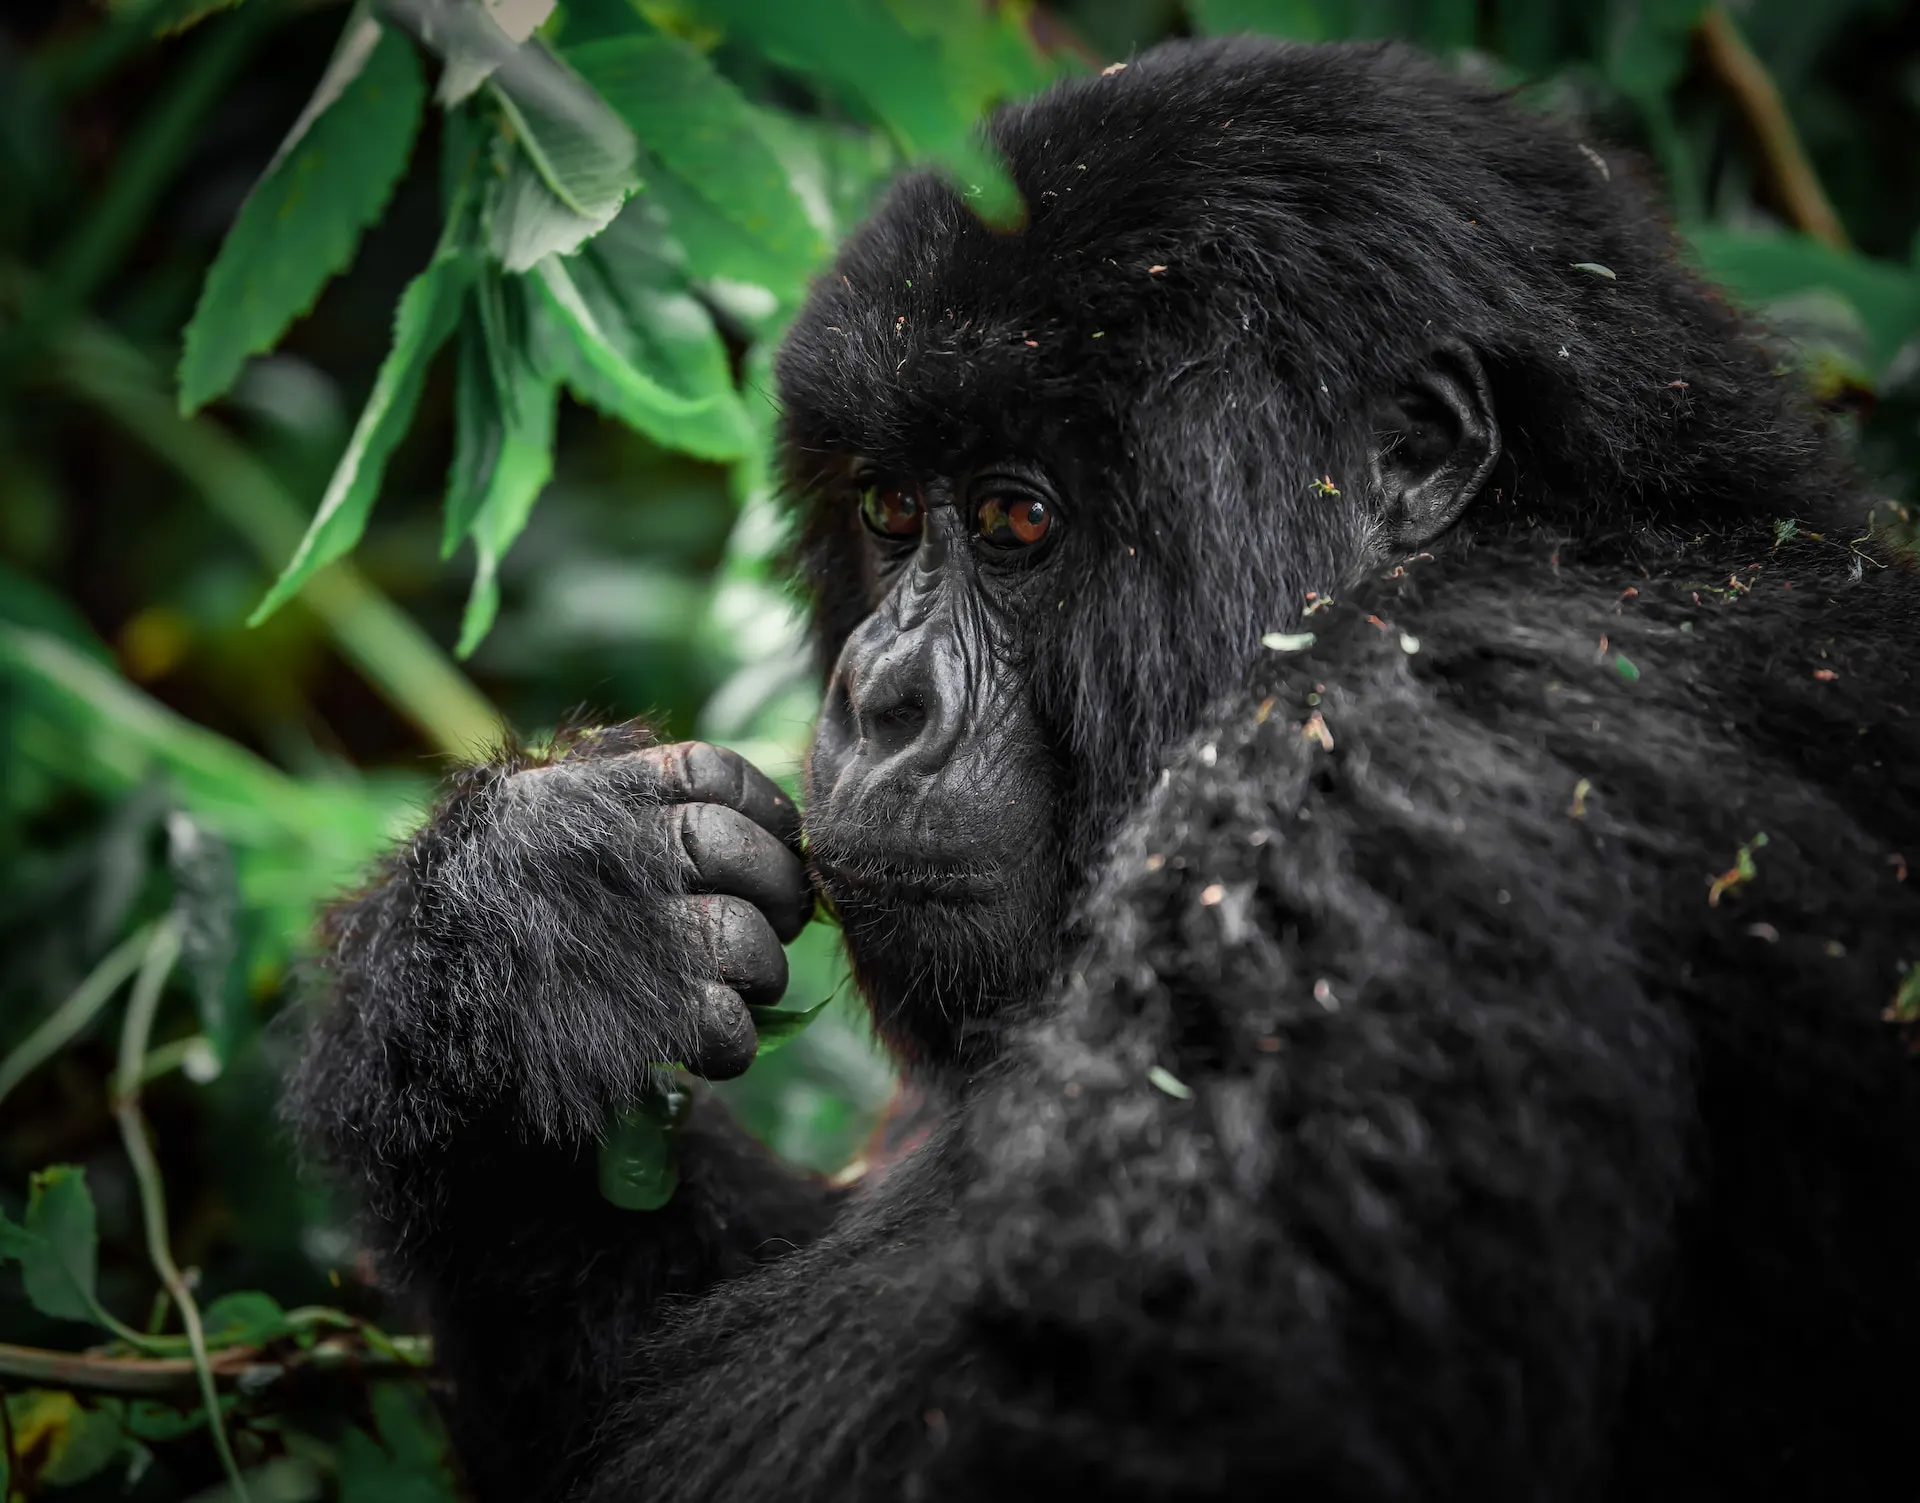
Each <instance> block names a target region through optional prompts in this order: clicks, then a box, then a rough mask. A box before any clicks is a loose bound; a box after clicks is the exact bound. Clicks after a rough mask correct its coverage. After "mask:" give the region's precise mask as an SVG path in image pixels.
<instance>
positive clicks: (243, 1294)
mask: <svg viewBox="0 0 1920 1503" xmlns="http://www.w3.org/2000/svg"><path fill="white" fill-rule="evenodd" d="M200 1324H201V1327H202V1329H203V1330H204V1331H205V1332H206V1337H207V1342H208V1344H209V1345H214V1346H236V1345H249V1346H257V1345H259V1344H260V1343H261V1342H263V1341H269V1340H271V1339H272V1338H274V1337H275V1336H277V1335H279V1334H280V1333H281V1332H282V1331H283V1330H285V1329H286V1324H287V1313H286V1311H284V1310H282V1309H281V1308H280V1302H279V1301H278V1300H276V1299H275V1298H274V1297H273V1296H272V1295H270V1294H262V1293H261V1292H260V1291H259V1290H257V1289H238V1290H235V1291H234V1292H233V1293H232V1294H223V1295H221V1296H220V1298H218V1299H217V1300H215V1301H214V1302H213V1303H212V1304H210V1305H208V1306H207V1308H206V1309H205V1310H203V1311H201V1312H200Z"/></svg>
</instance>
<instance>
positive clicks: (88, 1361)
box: [0, 1336, 432, 1402]
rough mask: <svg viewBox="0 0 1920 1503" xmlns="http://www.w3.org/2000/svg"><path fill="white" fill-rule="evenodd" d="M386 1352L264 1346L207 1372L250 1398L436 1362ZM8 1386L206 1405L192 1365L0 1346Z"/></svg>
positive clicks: (423, 1351)
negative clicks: (294, 1383)
mask: <svg viewBox="0 0 1920 1503" xmlns="http://www.w3.org/2000/svg"><path fill="white" fill-rule="evenodd" d="M387 1346H388V1348H389V1349H387V1350H382V1349H380V1348H378V1347H371V1346H368V1345H366V1344H364V1343H362V1342H359V1341H351V1340H345V1339H340V1338H334V1339H329V1340H326V1341H318V1342H315V1343H314V1344H313V1345H312V1346H309V1347H297V1348H295V1349H294V1350H292V1351H289V1352H286V1353H285V1354H283V1355H279V1354H274V1353H271V1352H268V1351H266V1350H265V1349H263V1348H261V1347H257V1346H230V1347H227V1348H225V1349H224V1350H221V1351H218V1352H215V1353H213V1354H212V1356H211V1357H209V1358H208V1362H207V1366H208V1369H209V1371H210V1372H211V1373H212V1375H213V1379H214V1382H215V1384H216V1385H217V1386H218V1387H220V1388H222V1389H229V1390H231V1389H236V1388H238V1389H244V1390H246V1391H247V1392H249V1393H251V1392H256V1391H258V1390H259V1389H260V1388H263V1387H265V1386H267V1385H268V1384H270V1383H275V1382H278V1381H280V1380H281V1379H283V1378H285V1377H287V1376H289V1375H291V1374H294V1373H299V1372H317V1373H331V1372H351V1373H353V1374H354V1375H355V1376H356V1377H365V1378H377V1377H388V1376H394V1375H401V1374H408V1373H411V1374H416V1375H417V1374H419V1373H421V1372H422V1371H423V1370H424V1369H426V1368H427V1367H428V1366H429V1365H430V1364H431V1362H432V1352H431V1348H430V1347H429V1345H428V1343H427V1341H426V1339H425V1338H424V1337H417V1336H397V1337H389V1338H388V1339H387ZM8 1378H12V1379H15V1380H17V1381H19V1382H21V1383H27V1384H32V1385H33V1386H34V1387H37V1388H62V1389H65V1390H66V1391H68V1392H69V1393H98V1394H114V1395H118V1396H119V1397H122V1398H130V1399H177V1400H188V1401H191V1400H192V1399H194V1398H195V1397H199V1398H200V1399H201V1400H202V1402H204V1401H205V1389H204V1387H203V1386H202V1384H201V1379H200V1370H199V1368H198V1367H197V1366H196V1365H195V1364H194V1361H193V1359H192V1358H191V1357H111V1356H107V1355H105V1354H104V1353H99V1352H54V1351H48V1350H46V1349H45V1348H43V1347H36V1346H10V1345H8V1344H6V1343H4V1342H0V1380H4V1379H8Z"/></svg>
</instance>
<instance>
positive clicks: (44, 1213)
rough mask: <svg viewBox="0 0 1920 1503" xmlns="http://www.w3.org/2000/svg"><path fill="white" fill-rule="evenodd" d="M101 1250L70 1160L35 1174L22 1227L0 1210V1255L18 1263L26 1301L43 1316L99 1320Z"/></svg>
mask: <svg viewBox="0 0 1920 1503" xmlns="http://www.w3.org/2000/svg"><path fill="white" fill-rule="evenodd" d="M99 1252H100V1235H99V1231H98V1229H97V1226H96V1221H95V1217H94V1211H93V1196H92V1195H91V1194H90V1193H88V1190H87V1174H86V1171H85V1170H84V1169H79V1168H76V1167H75V1166H73V1165H72V1164H55V1165H54V1166H52V1167H51V1168H48V1169H42V1170H41V1171H40V1172H39V1173H38V1174H36V1175H34V1176H33V1180H32V1187H31V1188H30V1189H29V1191H28V1192H27V1217H26V1225H25V1226H20V1225H16V1224H15V1223H14V1222H11V1221H9V1220H7V1218H6V1216H5V1215H4V1214H0V1257H5V1258H10V1259H12V1260H13V1261H14V1262H16V1263H18V1264H19V1265H20V1272H21V1275H22V1278H23V1280H24V1282H25V1284H26V1290H27V1299H28V1300H29V1301H30V1302H31V1303H32V1305H33V1307H34V1309H36V1310H38V1311H39V1312H40V1313H41V1314H42V1315H51V1316H54V1317H56V1318H57V1319H60V1320H86V1321H95V1320H97V1312H98V1311H99V1308H100V1304H99V1300H98V1298H97V1297H96V1296H95V1293H94V1288H95V1279H96V1271H97V1264H98V1259H99Z"/></svg>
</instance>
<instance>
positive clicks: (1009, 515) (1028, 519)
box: [978, 496, 1053, 548]
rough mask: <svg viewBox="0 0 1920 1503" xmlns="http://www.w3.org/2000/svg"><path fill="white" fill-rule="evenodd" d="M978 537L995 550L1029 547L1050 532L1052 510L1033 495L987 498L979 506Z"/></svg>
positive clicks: (1051, 527)
mask: <svg viewBox="0 0 1920 1503" xmlns="http://www.w3.org/2000/svg"><path fill="white" fill-rule="evenodd" d="M978 521H979V531H980V537H981V540H982V541H983V542H987V543H991V544H992V545H993V546H994V547H996V548H1031V547H1032V546H1033V545H1034V544H1035V543H1037V542H1039V541H1041V540H1042V539H1043V538H1045V537H1046V535H1047V534H1048V533H1049V532H1051V531H1053V508H1052V507H1051V506H1049V505H1047V503H1046V502H1044V501H1041V500H1039V499H1037V498H1036V497H1033V496H989V497H988V498H987V499H986V500H985V501H982V502H981V503H980V511H979V516H978Z"/></svg>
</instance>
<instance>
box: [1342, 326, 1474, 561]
mask: <svg viewBox="0 0 1920 1503" xmlns="http://www.w3.org/2000/svg"><path fill="white" fill-rule="evenodd" d="M1374 429H1375V434H1376V438H1377V440H1378V442H1379V448H1377V449H1376V450H1375V451H1374V459H1373V482H1374V485H1375V486H1376V487H1378V491H1377V494H1378V495H1379V496H1380V498H1381V501H1382V506H1383V509H1382V520H1383V521H1384V522H1385V524H1386V526H1387V529H1388V532H1389V533H1390V535H1391V536H1392V538H1393V540H1394V542H1395V543H1396V544H1397V545H1399V546H1400V547H1402V548H1419V547H1423V546H1425V545H1426V544H1428V543H1430V542H1432V541H1433V540H1434V539H1435V538H1437V537H1438V536H1440V534H1441V533H1443V532H1445V531H1446V530H1447V529H1448V528H1449V527H1451V526H1452V525H1453V524H1454V522H1455V521H1456V520H1458V518H1459V516H1460V513H1461V512H1463V511H1465V510H1466V509H1467V505H1468V503H1469V502H1471V501H1472V500H1473V498H1474V497H1475V496H1477V495H1479V494H1480V491H1481V488H1482V487H1483V486H1485V485H1486V483H1487V480H1488V479H1489V477H1491V476H1492V474H1493V467H1494V465H1495V464H1496V463H1497V462H1498V461H1499V458H1500V425H1499V423H1498V422H1496V421H1495V420H1494V416H1493V393H1492V392H1491V390H1489V388H1488V386H1487V376H1486V372H1485V371H1483V370H1482V369H1481V368H1480V361H1479V357H1477V356H1476V355H1475V354H1474V353H1473V351H1472V350H1470V349H1468V348H1467V347H1466V346H1465V345H1455V344H1450V345H1448V346H1446V347H1445V348H1443V349H1441V350H1438V351H1436V352H1435V353H1434V355H1433V357H1432V359H1431V360H1429V361H1428V363H1427V365H1426V366H1425V367H1424V368H1423V369H1421V370H1420V371H1419V372H1418V373H1417V374H1416V375H1415V376H1414V377H1413V378H1412V379H1411V380H1410V381H1408V382H1407V384H1406V385H1405V386H1403V387H1401V388H1400V390H1399V391H1398V392H1396V393H1395V394H1394V395H1393V397H1392V398H1391V399H1390V400H1388V401H1385V402H1383V403H1382V404H1381V406H1380V408H1379V409H1378V410H1377V411H1376V414H1375V418H1374Z"/></svg>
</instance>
